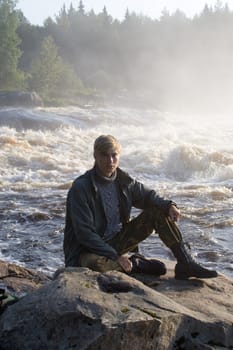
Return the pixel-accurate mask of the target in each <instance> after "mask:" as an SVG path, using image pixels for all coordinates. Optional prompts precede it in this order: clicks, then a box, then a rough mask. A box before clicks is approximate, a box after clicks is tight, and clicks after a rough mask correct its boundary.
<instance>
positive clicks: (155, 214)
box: [79, 207, 182, 272]
mask: <svg viewBox="0 0 233 350" xmlns="http://www.w3.org/2000/svg"><path fill="white" fill-rule="evenodd" d="M153 231H155V232H156V233H157V234H158V235H159V237H160V239H161V240H162V242H163V243H164V244H165V245H166V246H167V247H168V248H171V247H172V246H174V245H175V244H177V243H179V242H181V241H182V235H181V232H180V230H179V228H178V226H177V225H176V223H174V222H173V221H172V220H171V219H170V217H168V216H165V215H164V213H163V212H162V211H161V210H160V209H158V208H156V207H154V208H150V209H147V210H144V211H143V212H142V213H141V214H139V215H138V216H137V217H136V218H134V219H132V220H131V221H129V222H128V223H127V224H126V225H125V226H124V228H123V229H122V230H121V231H120V232H119V233H118V234H117V235H116V236H115V237H114V238H113V239H111V240H110V241H108V244H109V245H110V246H112V247H113V248H114V249H115V250H116V251H117V253H118V254H119V255H123V254H126V253H128V252H130V251H133V250H134V249H135V248H136V247H137V245H138V243H140V242H142V241H143V240H144V239H146V238H147V237H148V236H150V235H151V234H152V232H153ZM79 263H80V266H82V267H89V268H90V269H92V270H95V271H99V272H106V271H109V270H121V268H120V266H119V265H118V264H117V262H116V261H113V260H111V259H108V258H106V257H104V256H100V255H97V254H93V253H83V254H81V256H80V259H79Z"/></svg>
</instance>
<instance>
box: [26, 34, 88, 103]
mask: <svg viewBox="0 0 233 350" xmlns="http://www.w3.org/2000/svg"><path fill="white" fill-rule="evenodd" d="M29 87H30V89H32V90H35V91H37V92H38V93H39V94H40V95H41V96H42V97H43V98H44V100H45V101H46V100H48V99H51V98H54V97H57V96H63V97H64V96H65V95H66V91H69V93H74V91H77V89H79V88H81V87H82V84H81V82H80V80H78V79H77V77H76V73H75V72H74V71H73V69H72V68H71V67H70V66H69V65H68V64H66V63H64V61H63V60H62V58H61V56H59V54H58V48H57V46H56V44H55V42H54V40H53V38H52V37H51V36H48V37H46V38H45V39H44V40H43V42H42V44H41V49H40V52H39V55H38V57H37V58H36V59H34V60H33V61H32V63H31V70H30V79H29Z"/></svg>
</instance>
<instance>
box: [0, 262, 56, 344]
mask: <svg viewBox="0 0 233 350" xmlns="http://www.w3.org/2000/svg"><path fill="white" fill-rule="evenodd" d="M49 280H50V279H49V277H47V276H46V275H45V274H43V273H41V272H38V271H35V270H32V269H27V268H24V267H21V266H18V265H16V264H13V263H8V262H5V261H2V260H0V286H1V287H2V288H5V289H6V290H8V291H9V292H10V293H12V294H13V295H15V296H16V297H21V296H24V295H26V294H28V293H31V292H33V291H34V290H36V289H38V288H39V287H41V286H43V285H44V284H45V283H46V282H48V281H49ZM0 350H1V347H0Z"/></svg>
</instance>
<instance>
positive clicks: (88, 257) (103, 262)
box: [79, 253, 122, 272]
mask: <svg viewBox="0 0 233 350" xmlns="http://www.w3.org/2000/svg"><path fill="white" fill-rule="evenodd" d="M79 265H80V266H82V267H88V268H89V269H91V270H94V271H98V272H106V271H110V270H118V271H122V269H121V268H120V266H119V265H118V264H117V262H116V261H113V260H111V259H108V258H106V257H105V256H101V255H97V254H93V253H83V254H81V255H80V258H79Z"/></svg>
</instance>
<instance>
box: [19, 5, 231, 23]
mask: <svg viewBox="0 0 233 350" xmlns="http://www.w3.org/2000/svg"><path fill="white" fill-rule="evenodd" d="M71 2H72V4H73V6H74V8H77V7H78V4H79V0H18V1H17V8H19V9H21V10H22V12H23V13H24V15H25V17H26V18H27V19H28V20H29V21H30V22H31V23H32V24H38V25H43V22H44V20H45V19H46V18H48V17H52V18H53V19H54V18H55V16H56V15H58V13H59V11H60V9H61V8H62V6H63V4H65V5H66V7H67V8H69V6H70V4H71ZM216 2H217V0H83V4H84V6H85V10H86V11H87V12H88V11H90V10H91V9H93V10H94V11H95V13H99V12H101V11H102V10H103V8H104V6H106V8H107V11H108V13H109V14H110V15H111V16H112V17H113V18H117V19H119V20H122V19H123V18H124V15H125V12H126V9H127V8H128V10H129V11H130V12H136V13H137V14H142V15H146V16H149V17H151V18H159V17H160V15H161V12H162V10H163V9H164V8H166V9H167V10H168V11H169V12H170V13H173V12H175V11H176V9H180V10H181V11H183V12H184V13H185V14H186V15H187V16H188V17H193V16H194V15H195V14H198V13H200V12H201V11H202V10H203V8H204V6H205V4H208V5H210V6H212V7H214V6H215V4H216ZM226 2H227V3H228V5H229V8H230V9H231V10H233V0H229V1H222V3H224V4H225V3H226Z"/></svg>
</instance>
